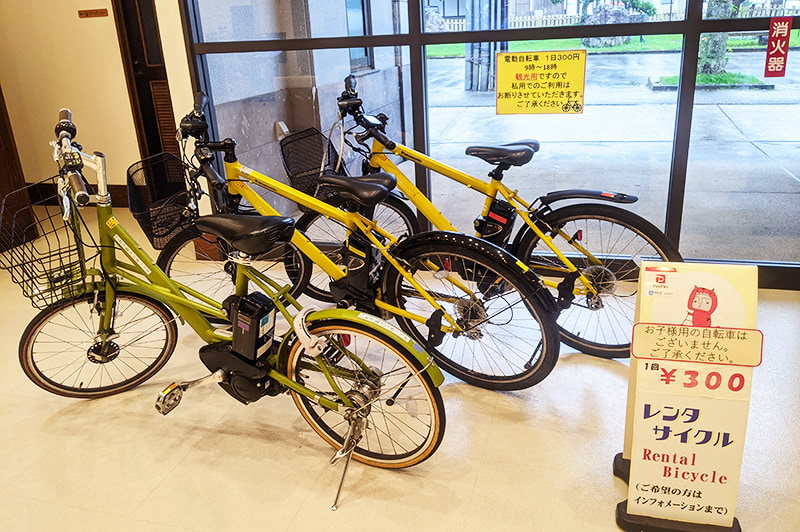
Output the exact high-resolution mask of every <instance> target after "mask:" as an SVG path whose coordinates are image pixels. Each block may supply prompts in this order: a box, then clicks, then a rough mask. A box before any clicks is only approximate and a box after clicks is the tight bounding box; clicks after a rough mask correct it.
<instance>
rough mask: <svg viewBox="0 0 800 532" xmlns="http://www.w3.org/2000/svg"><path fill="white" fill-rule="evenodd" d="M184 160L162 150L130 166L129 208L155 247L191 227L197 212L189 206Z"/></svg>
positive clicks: (162, 245) (162, 246)
mask: <svg viewBox="0 0 800 532" xmlns="http://www.w3.org/2000/svg"><path fill="white" fill-rule="evenodd" d="M189 202H190V196H189V191H188V189H187V186H186V177H185V174H184V166H183V162H181V160H180V159H179V158H178V157H176V156H175V155H172V154H171V153H159V154H158V155H154V156H152V157H148V158H147V159H144V160H141V161H139V162H138V163H135V164H132V165H131V166H130V168H128V209H130V211H131V213H132V214H133V217H134V218H136V221H137V222H139V227H141V228H142V231H143V232H144V234H145V236H146V237H147V239H148V240H149V241H150V244H151V245H152V246H153V248H154V249H163V248H164V246H166V245H167V242H169V241H170V239H171V238H172V237H173V236H175V235H177V234H178V233H180V232H181V231H183V230H184V229H186V228H187V227H189V226H190V225H191V224H192V222H193V221H194V219H195V218H196V216H197V213H196V211H195V210H194V209H190V208H188V207H189Z"/></svg>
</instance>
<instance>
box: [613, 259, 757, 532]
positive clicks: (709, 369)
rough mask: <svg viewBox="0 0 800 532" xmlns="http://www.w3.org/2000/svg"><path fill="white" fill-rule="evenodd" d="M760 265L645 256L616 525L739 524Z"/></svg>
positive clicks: (698, 527)
mask: <svg viewBox="0 0 800 532" xmlns="http://www.w3.org/2000/svg"><path fill="white" fill-rule="evenodd" d="M757 275H758V274H757V269H756V268H755V267H749V266H731V265H708V264H692V263H648V262H643V263H642V265H641V273H640V278H639V291H638V294H639V297H638V299H637V306H636V320H635V321H636V325H635V326H634V332H633V340H632V343H631V371H630V380H629V387H628V409H627V415H626V426H625V447H624V451H623V453H621V454H618V455H617V456H615V458H614V475H615V476H617V477H619V478H621V479H623V480H625V481H626V482H627V483H628V499H627V500H626V501H623V502H621V503H619V504H618V505H617V509H616V519H617V524H618V525H619V526H620V528H622V529H623V530H629V531H647V532H650V531H653V532H655V531H659V532H660V531H665V532H666V531H685V532H712V531H733V532H738V531H740V530H741V526H740V525H739V522H738V520H737V519H736V518H735V517H734V515H733V514H734V510H735V505H736V495H737V491H738V485H739V473H740V470H741V460H742V453H743V448H744V439H745V431H746V426H747V415H748V410H749V401H750V386H751V382H752V374H753V369H752V368H753V367H754V366H757V365H758V364H760V363H761V345H762V340H763V338H762V335H761V332H760V331H758V330H755V329H754V328H753V327H755V321H756V307H757V300H758V290H757V288H758V279H757Z"/></svg>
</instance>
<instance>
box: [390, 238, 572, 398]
mask: <svg viewBox="0 0 800 532" xmlns="http://www.w3.org/2000/svg"><path fill="white" fill-rule="evenodd" d="M446 234H449V233H446ZM459 236H462V235H459ZM464 238H469V237H464ZM470 241H475V242H476V244H475V245H473V246H470V245H469V244H462V243H459V242H456V241H451V242H446V243H445V242H437V241H433V242H432V241H420V242H419V243H413V244H412V245H408V246H405V247H403V248H402V249H401V250H399V251H398V253H397V254H396V258H398V259H400V261H401V263H403V264H404V265H405V268H406V269H407V270H408V271H409V272H410V273H412V274H413V277H414V279H415V280H416V281H417V282H418V283H420V284H421V285H422V286H423V287H424V288H425V289H426V290H427V291H428V292H429V293H431V294H432V295H433V296H434V298H435V299H436V300H437V303H438V304H439V305H440V306H442V307H443V308H444V309H445V310H447V312H448V314H450V315H451V316H454V317H456V318H457V320H458V322H459V323H460V324H461V325H462V327H464V329H465V331H464V332H462V333H461V334H455V333H452V334H448V335H446V336H445V337H444V338H443V339H442V341H441V344H440V345H438V346H436V345H434V344H435V342H431V341H429V340H428V326H427V325H426V324H421V323H418V322H416V321H414V320H411V319H409V318H405V317H403V316H401V315H397V316H395V319H396V320H397V322H398V323H399V324H400V327H401V328H402V329H403V330H405V331H406V332H407V333H409V334H410V335H411V336H412V337H414V338H415V339H416V340H417V341H419V342H420V343H422V344H423V345H425V346H426V349H427V350H428V352H429V353H431V354H432V355H433V357H434V359H435V360H436V362H437V364H438V365H439V367H440V368H442V369H444V370H446V371H447V372H448V373H450V374H452V375H454V376H456V377H458V378H459V379H461V380H463V381H464V382H467V383H469V384H473V385H475V386H479V387H482V388H488V389H492V390H520V389H524V388H528V387H530V386H533V385H535V384H538V383H539V382H541V381H542V380H543V379H544V378H545V377H547V375H549V374H550V372H551V371H552V370H553V368H554V367H555V365H556V362H557V361H558V351H559V348H560V345H559V340H558V329H557V328H556V325H555V319H554V314H553V313H551V312H548V311H547V310H545V309H544V308H543V306H542V305H541V303H540V302H539V298H538V297H537V295H536V293H535V292H536V290H535V288H536V287H535V286H534V284H533V283H532V282H531V279H530V278H527V277H525V276H523V275H522V273H521V272H522V270H515V269H514V268H515V267H512V266H510V265H508V264H506V263H504V262H501V261H500V260H497V259H495V258H494V257H493V256H490V255H489V254H488V253H486V252H485V250H486V247H487V243H486V242H483V241H481V240H478V239H470ZM488 245H490V244H488ZM492 247H493V248H494V247H495V246H492ZM496 252H499V253H504V252H503V251H502V250H500V249H499V248H497V249H496ZM426 261H430V262H431V263H433V264H434V265H435V267H436V268H439V269H444V270H450V274H449V275H455V276H456V280H458V281H460V282H461V283H463V284H465V285H466V286H467V287H468V288H469V289H470V290H472V291H473V293H474V294H475V296H476V298H477V303H476V301H475V299H471V298H470V297H468V296H467V297H461V296H462V295H463V294H464V293H463V292H459V291H457V290H455V289H453V286H452V284H450V283H443V282H441V280H439V279H440V278H439V279H437V276H436V275H434V274H433V273H432V271H431V270H430V269H429V267H428V266H427V264H429V263H428V262H426ZM387 268H388V269H387V270H386V272H385V278H384V285H383V286H384V294H385V299H386V302H387V303H389V304H390V305H394V306H397V307H400V308H403V309H407V310H411V311H412V312H414V313H416V314H418V315H421V316H429V315H432V314H433V312H434V309H433V307H432V306H431V305H430V304H429V303H428V302H427V301H426V300H424V299H422V296H421V295H420V294H419V293H418V292H417V291H416V290H415V289H414V288H413V287H412V286H411V285H410V284H409V283H408V282H407V281H406V280H405V278H404V277H403V276H402V275H401V274H400V272H399V271H398V270H396V269H395V268H390V267H387ZM498 287H501V288H499V289H498ZM541 290H543V289H541ZM547 297H549V296H547ZM442 324H443V325H446V322H445V321H444V320H443V321H442ZM531 346H533V347H531Z"/></svg>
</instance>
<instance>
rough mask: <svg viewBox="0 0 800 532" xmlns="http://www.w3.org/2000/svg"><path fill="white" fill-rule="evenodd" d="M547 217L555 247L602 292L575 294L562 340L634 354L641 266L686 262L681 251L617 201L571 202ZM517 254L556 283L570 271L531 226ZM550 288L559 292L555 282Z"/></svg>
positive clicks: (589, 350) (604, 353) (617, 354)
mask: <svg viewBox="0 0 800 532" xmlns="http://www.w3.org/2000/svg"><path fill="white" fill-rule="evenodd" d="M544 221H545V222H546V224H547V225H549V226H550V227H552V228H554V229H558V232H556V233H552V234H551V236H552V244H553V246H555V247H556V248H557V249H558V250H559V251H560V252H561V253H563V254H564V255H565V256H566V257H567V258H568V259H569V260H570V262H572V263H573V264H574V265H575V267H576V268H578V269H579V270H580V271H581V272H582V273H583V274H584V275H585V276H586V277H587V279H589V281H590V282H591V283H592V285H593V286H594V288H595V289H596V290H597V291H598V292H599V293H598V296H597V297H594V298H591V297H585V296H581V295H576V296H575V299H573V300H572V304H571V305H570V306H569V307H568V308H567V309H565V310H562V311H561V314H560V315H559V317H558V326H559V328H560V332H561V337H562V341H563V342H564V343H565V344H567V345H568V346H570V347H572V348H574V349H578V350H580V351H581V352H583V353H586V354H589V355H594V356H598V357H601V358H624V357H627V356H630V341H631V334H632V333H633V320H634V313H635V311H636V296H637V288H638V281H639V264H640V263H641V261H643V260H647V261H682V260H683V259H682V258H681V255H680V253H678V250H677V249H675V246H674V245H672V243H671V242H670V241H669V239H667V237H666V236H665V235H664V233H662V232H661V231H659V230H658V228H656V227H655V226H654V225H653V224H651V223H650V222H648V221H647V220H645V219H644V218H642V217H640V216H638V215H636V214H634V213H632V212H629V211H626V210H624V209H620V208H618V207H614V206H613V205H604V204H599V203H586V204H579V205H569V206H567V207H562V208H560V209H556V210H555V211H553V212H552V213H550V214H549V215H547V216H545V218H544ZM573 242H574V243H575V244H577V246H576V245H573ZM578 246H580V248H582V249H583V250H585V252H583V251H581V249H580V248H579V247H578ZM517 256H518V257H519V258H520V259H521V260H522V261H524V262H525V263H526V264H528V265H529V266H530V267H531V268H532V269H533V270H534V271H535V272H536V273H537V274H538V275H539V276H540V277H541V278H542V279H544V280H548V281H551V283H552V285H555V284H557V283H560V282H561V281H563V280H564V278H565V277H566V275H567V274H568V273H569V270H567V268H566V267H565V266H564V264H563V263H562V262H561V261H560V260H559V259H558V257H557V256H556V254H555V253H554V252H553V250H552V249H551V248H549V247H548V246H547V245H546V244H545V243H544V242H542V241H541V240H540V239H539V238H538V236H537V235H536V234H535V233H534V232H533V231H531V230H530V229H529V228H528V229H527V231H526V234H525V235H524V236H523V238H522V240H521V245H520V248H519V253H518V255H517ZM584 288H585V287H583V286H582V285H581V283H580V280H576V281H575V291H576V292H580V291H582V290H583V289H584ZM551 290H552V291H553V294H554V295H556V296H558V289H557V288H555V286H552V287H551Z"/></svg>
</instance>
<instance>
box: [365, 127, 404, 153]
mask: <svg viewBox="0 0 800 532" xmlns="http://www.w3.org/2000/svg"><path fill="white" fill-rule="evenodd" d="M370 133H372V136H373V137H375V138H376V139H377V140H378V142H380V143H381V144H383V145H384V146H386V149H388V150H394V149H395V148H396V147H397V144H395V142H394V141H393V140H392V139H390V138H389V137H387V136H386V134H385V133H383V132H382V131H379V130H378V128H375V127H373V128H371V129H370Z"/></svg>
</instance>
